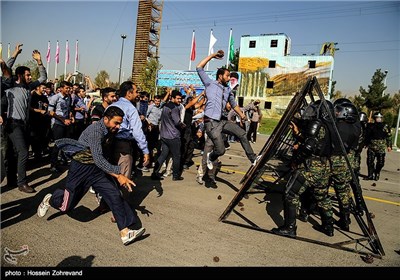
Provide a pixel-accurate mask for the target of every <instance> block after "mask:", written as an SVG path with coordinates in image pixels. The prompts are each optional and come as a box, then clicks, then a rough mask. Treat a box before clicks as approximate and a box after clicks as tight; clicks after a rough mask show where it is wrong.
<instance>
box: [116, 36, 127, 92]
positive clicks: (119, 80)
mask: <svg viewBox="0 0 400 280" xmlns="http://www.w3.org/2000/svg"><path fill="white" fill-rule="evenodd" d="M121 38H122V47H121V59H120V61H119V75H118V84H121V69H122V55H123V54H124V40H125V39H126V35H125V34H121Z"/></svg>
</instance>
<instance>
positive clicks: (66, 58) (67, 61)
mask: <svg viewBox="0 0 400 280" xmlns="http://www.w3.org/2000/svg"><path fill="white" fill-rule="evenodd" d="M65 44H66V46H65V63H67V64H69V44H68V40H67V42H66V43H65Z"/></svg>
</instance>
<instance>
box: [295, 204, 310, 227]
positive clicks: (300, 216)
mask: <svg viewBox="0 0 400 280" xmlns="http://www.w3.org/2000/svg"><path fill="white" fill-rule="evenodd" d="M308 217H309V214H308V212H307V210H306V209H304V208H303V207H301V208H300V210H299V213H298V214H297V219H299V220H300V221H302V222H305V223H306V222H307V221H308Z"/></svg>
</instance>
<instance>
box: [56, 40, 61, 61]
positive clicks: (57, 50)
mask: <svg viewBox="0 0 400 280" xmlns="http://www.w3.org/2000/svg"><path fill="white" fill-rule="evenodd" d="M55 58H56V63H57V64H58V63H59V62H60V45H59V44H58V41H57V47H56V56H55Z"/></svg>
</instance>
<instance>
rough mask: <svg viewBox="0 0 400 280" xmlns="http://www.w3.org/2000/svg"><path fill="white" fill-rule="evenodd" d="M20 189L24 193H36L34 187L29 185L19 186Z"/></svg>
mask: <svg viewBox="0 0 400 280" xmlns="http://www.w3.org/2000/svg"><path fill="white" fill-rule="evenodd" d="M18 189H19V190H20V191H21V192H24V193H34V192H36V191H35V190H34V189H33V188H32V187H30V186H29V185H28V184H27V183H25V184H22V185H20V186H18Z"/></svg>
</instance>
